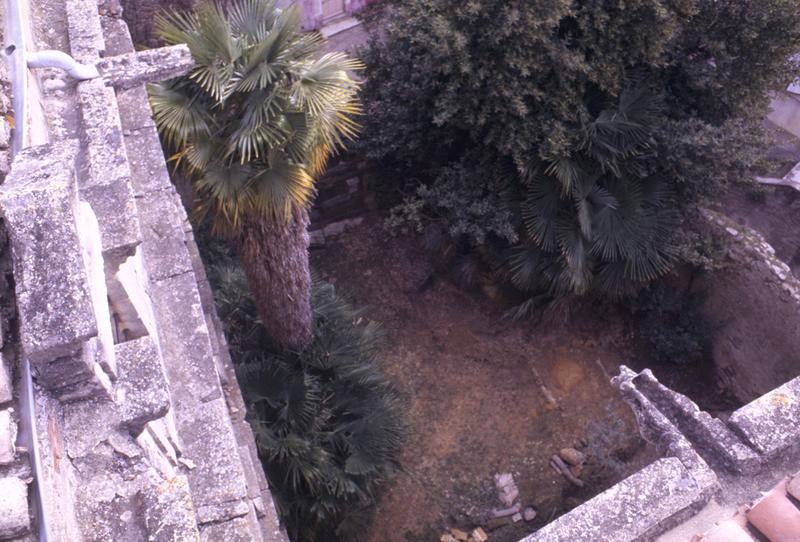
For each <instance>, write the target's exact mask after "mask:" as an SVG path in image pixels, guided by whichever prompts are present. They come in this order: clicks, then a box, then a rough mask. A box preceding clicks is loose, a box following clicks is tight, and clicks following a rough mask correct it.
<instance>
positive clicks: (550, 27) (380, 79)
mask: <svg viewBox="0 0 800 542" xmlns="http://www.w3.org/2000/svg"><path fill="white" fill-rule="evenodd" d="M390 4H391V5H390V8H389V9H388V10H387V11H386V12H387V14H388V15H387V16H386V19H385V20H384V21H383V23H382V24H380V25H376V31H375V32H374V34H373V38H372V41H371V43H370V45H369V47H367V49H366V50H365V51H364V52H363V53H362V57H363V58H364V59H365V63H366V64H367V82H366V85H365V89H364V101H365V108H366V113H367V114H366V116H365V130H364V137H363V139H362V142H361V148H362V150H363V152H365V153H366V155H367V156H368V157H369V158H371V159H372V160H374V161H376V162H377V163H379V164H380V166H381V167H382V168H384V171H386V172H387V175H386V178H387V182H388V183H397V184H400V185H401V186H403V188H404V191H405V193H406V199H405V201H404V202H403V203H402V204H401V205H400V206H399V208H398V210H397V211H396V212H395V214H394V216H393V217H392V219H391V221H392V223H393V224H397V223H400V224H405V225H410V226H412V227H413V228H414V229H416V230H419V229H421V228H422V226H423V225H424V224H425V223H426V222H431V221H433V222H438V223H440V224H442V225H443V229H444V230H445V231H448V232H450V234H451V235H453V236H459V237H462V238H466V239H468V240H469V241H470V242H472V243H475V244H485V243H490V244H495V245H497V246H496V247H495V248H494V249H493V251H494V252H497V251H502V250H505V252H506V254H507V258H506V259H505V262H504V263H503V264H502V265H500V266H499V269H500V271H501V274H502V276H505V277H507V278H509V279H510V280H511V282H512V283H513V284H514V285H515V286H516V287H517V289H518V290H520V292H521V293H522V294H523V295H524V296H525V299H526V301H525V303H524V304H523V305H524V306H521V307H520V309H521V312H520V314H522V313H526V312H529V309H530V308H531V307H532V306H535V305H537V304H539V303H540V302H541V301H546V300H548V299H553V298H554V297H560V296H563V295H565V294H580V293H585V292H589V291H601V292H607V293H610V294H612V295H621V294H624V293H626V292H629V291H630V290H633V289H636V288H637V287H639V286H640V285H641V284H643V283H646V282H648V281H651V280H653V279H654V278H656V277H658V276H661V275H663V274H664V273H666V272H667V271H668V270H669V269H670V267H671V265H672V264H673V263H674V261H675V260H676V259H677V258H678V257H679V256H681V255H684V254H689V253H693V252H698V249H696V248H695V247H691V246H684V245H683V244H684V243H686V242H695V241H698V242H702V240H701V239H699V235H698V228H697V226H696V225H697V222H698V219H697V216H698V214H697V208H698V207H700V206H702V205H704V204H705V203H706V202H707V200H708V199H709V198H712V197H713V196H714V195H715V194H717V193H718V192H719V191H720V190H723V189H724V188H725V187H726V186H727V185H728V184H729V183H731V182H733V181H735V180H738V179H740V178H741V177H742V176H743V174H744V172H746V171H748V170H751V169H752V168H754V167H757V166H758V165H759V164H760V158H761V156H762V154H763V151H764V149H765V147H766V143H767V138H766V137H765V135H764V133H763V131H762V128H761V126H760V121H761V119H762V118H763V114H764V112H765V111H766V106H767V103H768V95H767V92H768V91H769V90H773V89H777V88H781V86H785V85H786V84H787V83H788V82H789V80H790V79H792V78H793V74H794V71H793V70H792V69H790V65H791V64H790V61H789V56H790V55H791V54H793V53H797V52H798V51H800V4H797V3H796V2H794V1H791V0H766V2H764V1H760V0H759V1H756V0H716V1H713V0H631V1H626V2H622V3H620V2H598V1H594V0H578V1H573V0H556V1H553V0H527V1H524V2H523V1H516V0H515V1H506V0H470V1H468V2H466V3H464V2H460V1H457V0H407V1H403V2H390ZM770 21H771V22H770ZM495 263H496V262H495Z"/></svg>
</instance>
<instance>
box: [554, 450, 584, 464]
mask: <svg viewBox="0 0 800 542" xmlns="http://www.w3.org/2000/svg"><path fill="white" fill-rule="evenodd" d="M558 455H560V456H561V459H563V460H564V461H566V462H567V463H569V464H570V465H573V466H578V465H583V463H584V462H586V456H585V455H584V454H583V453H581V452H579V451H578V450H576V449H575V448H563V449H562V450H561V451H560V452H558Z"/></svg>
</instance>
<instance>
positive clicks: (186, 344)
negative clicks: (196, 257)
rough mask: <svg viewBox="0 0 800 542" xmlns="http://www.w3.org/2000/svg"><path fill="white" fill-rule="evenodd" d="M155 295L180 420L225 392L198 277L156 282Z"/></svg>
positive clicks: (187, 275)
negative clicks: (212, 352)
mask: <svg viewBox="0 0 800 542" xmlns="http://www.w3.org/2000/svg"><path fill="white" fill-rule="evenodd" d="M151 295H152V299H153V310H154V312H155V317H156V323H157V326H158V329H159V344H160V345H161V355H162V356H163V359H164V369H165V370H166V373H167V380H168V381H169V387H170V392H171V397H172V405H173V407H174V409H175V416H176V419H177V418H178V417H180V415H181V414H182V413H183V412H185V411H190V410H192V409H193V408H194V406H195V405H197V404H198V403H202V402H205V401H210V400H213V399H217V398H219V397H221V396H222V390H221V389H220V387H219V378H218V377H217V371H216V368H215V367H214V360H213V359H212V357H211V342H210V339H209V335H208V328H207V327H206V322H205V318H204V315H203V309H202V305H201V303H200V294H199V293H198V291H197V283H196V282H195V278H194V273H184V274H182V275H177V276H174V277H170V278H168V279H164V280H161V281H158V282H154V283H153V284H152V285H151ZM178 423H180V421H179V420H178ZM179 433H181V432H180V430H179Z"/></svg>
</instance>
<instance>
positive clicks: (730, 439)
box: [634, 369, 760, 474]
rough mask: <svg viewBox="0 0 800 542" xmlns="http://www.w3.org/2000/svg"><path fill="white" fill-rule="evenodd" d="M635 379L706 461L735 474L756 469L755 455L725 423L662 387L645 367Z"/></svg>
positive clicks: (746, 472) (646, 394) (690, 401)
mask: <svg viewBox="0 0 800 542" xmlns="http://www.w3.org/2000/svg"><path fill="white" fill-rule="evenodd" d="M634 381H635V382H636V387H637V389H639V391H641V392H642V393H643V394H644V395H645V396H646V397H647V398H648V399H650V401H652V402H653V404H654V405H655V406H656V408H658V410H659V411H661V412H662V413H663V414H664V415H665V416H666V417H667V418H669V420H670V422H671V423H673V424H674V425H675V426H676V427H677V428H678V429H679V430H680V431H681V432H682V433H683V434H684V435H685V436H686V438H687V439H689V441H691V443H692V444H693V445H694V447H695V448H696V449H697V451H698V452H699V453H700V455H702V456H703V457H704V458H705V459H706V460H707V461H708V462H710V463H712V464H714V465H717V466H721V467H724V468H726V469H729V470H731V471H733V472H737V473H745V474H751V473H753V472H755V471H756V470H757V469H758V466H759V463H760V458H759V457H758V454H757V453H756V452H755V451H754V450H753V449H751V448H749V447H748V446H747V445H746V444H744V443H743V442H742V441H741V440H740V439H739V438H738V437H737V436H736V435H735V434H734V433H733V431H731V430H730V429H729V428H728V426H727V425H725V423H724V422H722V421H721V420H718V419H717V418H714V417H713V416H711V415H710V414H709V413H708V412H703V411H702V410H700V408H698V406H697V405H696V404H695V403H694V402H693V401H692V400H691V399H689V398H688V397H686V396H684V395H681V394H680V393H677V392H674V391H672V390H671V389H669V388H667V387H666V386H663V385H662V384H661V383H660V382H659V381H658V380H657V379H656V378H655V376H654V375H653V373H652V371H650V370H649V369H645V370H644V371H642V372H641V373H640V374H639V376H637V377H636V378H635V379H634Z"/></svg>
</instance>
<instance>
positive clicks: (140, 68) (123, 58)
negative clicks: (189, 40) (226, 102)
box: [97, 44, 194, 90]
mask: <svg viewBox="0 0 800 542" xmlns="http://www.w3.org/2000/svg"><path fill="white" fill-rule="evenodd" d="M193 67H194V60H193V59H192V55H191V53H190V52H189V48H188V47H187V46H186V45H183V44H180V45H173V46H170V47H159V48H158V49H148V50H145V51H140V52H137V53H128V54H123V55H120V56H115V57H110V58H105V59H103V60H101V61H100V62H99V63H98V64H97V69H98V71H99V72H100V74H101V75H102V76H103V78H104V79H106V80H108V81H110V82H111V84H112V85H114V87H115V88H116V89H117V90H124V89H128V88H134V87H137V86H139V85H141V84H143V83H148V82H150V81H164V80H166V79H171V78H173V77H177V76H179V75H183V74H185V73H186V72H187V71H189V70H190V69H192V68H193Z"/></svg>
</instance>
